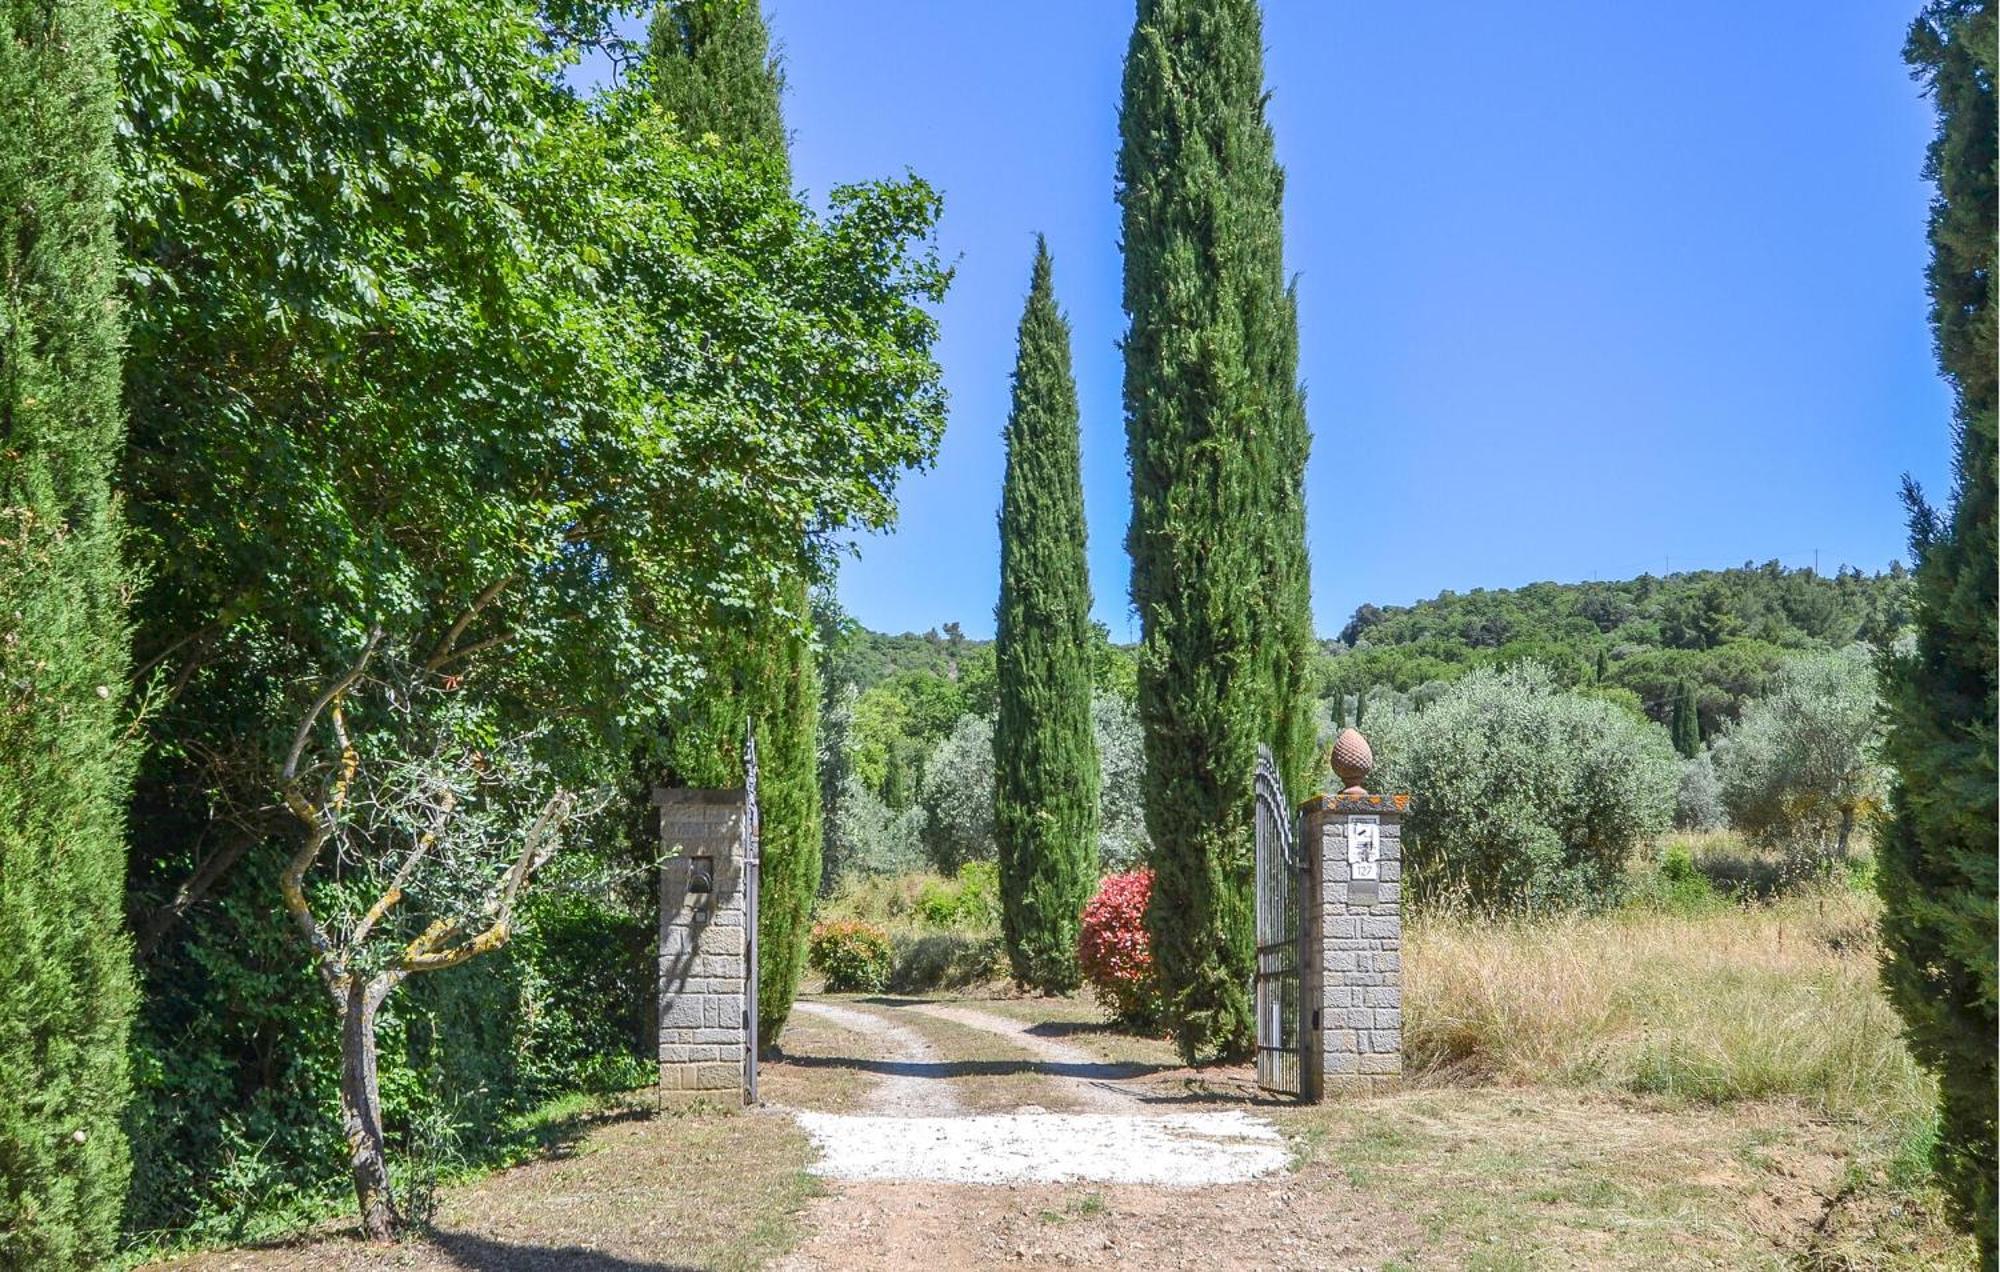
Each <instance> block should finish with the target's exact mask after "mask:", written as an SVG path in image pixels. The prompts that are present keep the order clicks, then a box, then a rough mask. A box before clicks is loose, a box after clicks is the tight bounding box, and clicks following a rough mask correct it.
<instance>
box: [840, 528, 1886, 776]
mask: <svg viewBox="0 0 2000 1272" xmlns="http://www.w3.org/2000/svg"><path fill="white" fill-rule="evenodd" d="M1910 587H1911V583H1910V573H1909V571H1908V570H1906V569H1904V568H1903V566H1902V564H1901V563H1900V562H1896V563H1891V565H1890V566H1889V568H1888V569H1887V570H1884V571H1880V572H1878V573H1874V574H1866V573H1863V572H1862V571H1860V570H1857V569H1853V568H1850V567H1845V566H1843V567H1841V568H1840V569H1839V570H1837V571H1836V572H1835V573H1833V574H1831V575H1823V574H1819V573H1816V572H1815V571H1813V570H1810V569H1797V570H1788V569H1786V568H1784V567H1783V566H1782V565H1780V564H1779V563H1778V562H1776V561H1770V562H1766V563H1765V564H1763V565H1761V566H1760V565H1753V564H1751V563H1749V562H1745V563H1744V564H1743V565H1742V566H1741V567H1739V568H1736V569H1728V570H1690V571H1686V572H1682V573H1677V574H1669V575H1665V576H1664V577H1663V576H1660V575H1653V574H1642V575H1640V576H1639V577H1638V578H1635V579H1626V580H1622V581H1617V582H1589V583H1531V584H1529V585H1528V586H1526V587H1520V588H1474V589H1473V590H1471V591H1470V592H1453V591H1445V592H1440V593H1438V595H1436V596H1434V597H1432V598H1430V599H1429V600H1423V601H1418V602H1417V603H1416V604H1414V605H1387V606H1378V605H1373V604H1368V605H1362V606H1361V607H1360V608H1358V609H1356V610H1355V611H1354V615H1353V617H1352V618H1350V619H1349V620H1348V623H1347V625H1346V626H1345V627H1343V628H1342V629H1341V631H1340V634H1339V636H1338V637H1337V638H1334V639H1330V640H1323V641H1322V642H1321V656H1320V658H1319V659H1318V665H1317V667H1316V672H1317V683H1318V685H1319V695H1320V697H1321V698H1322V700H1324V701H1326V702H1327V704H1328V711H1329V715H1330V716H1333V717H1335V718H1339V719H1342V720H1345V721H1348V722H1350V723H1351V722H1352V716H1351V714H1348V713H1352V712H1354V711H1355V710H1356V709H1357V708H1358V709H1359V710H1360V712H1361V713H1362V714H1363V715H1364V716H1365V714H1366V710H1367V702H1368V698H1369V695H1371V694H1373V695H1376V696H1377V701H1378V702H1379V701H1381V696H1382V695H1384V694H1389V695H1394V696H1403V695H1410V694H1419V695H1420V691H1421V690H1422V689H1423V687H1424V686H1425V685H1427V684H1434V683H1442V682H1448V681H1451V680H1455V679H1457V678H1458V677H1460V676H1462V675H1464V674H1465V673H1466V672H1468V671H1470V670H1472V669H1473V668H1475V667H1485V666H1502V665H1510V664H1514V663H1519V662H1526V661H1530V660H1532V661H1535V662H1539V663H1542V664H1543V665H1545V666H1547V667H1548V668H1549V669H1550V670H1551V671H1553V672H1554V673H1555V675H1556V678H1557V680H1558V682H1559V683H1561V684H1563V685H1566V686H1570V687H1583V688H1601V689H1602V690H1605V691H1613V690H1623V691H1626V692H1629V693H1630V694H1631V695H1632V698H1631V699H1627V701H1632V700H1636V705H1637V706H1638V707H1639V708H1640V709H1642V710H1644V711H1645V713H1646V714H1647V715H1648V716H1650V717H1651V718H1653V719H1655V720H1657V721H1660V722H1661V723H1663V724H1664V723H1666V722H1667V718H1668V713H1669V712H1670V711H1671V709H1672V705H1673V701H1674V697H1675V695H1676V693H1677V692H1678V689H1679V686H1680V685H1681V683H1682V682H1683V681H1688V682H1691V683H1693V684H1694V685H1695V686H1696V692H1697V697H1698V699H1699V703H1700V709H1701V721H1702V730H1703V735H1704V736H1707V735H1709V734H1712V733H1713V732H1714V731H1715V730H1716V729H1717V728H1719V727H1720V726H1721V724H1722V723H1723V722H1724V721H1725V720H1731V719H1734V718H1735V717H1736V716H1737V714H1738V713H1739V712H1740V711H1741V709H1742V705H1743V703H1744V701H1745V700H1746V699H1749V698H1753V697H1756V696H1758V695H1759V694H1761V693H1762V692H1763V691H1764V689H1765V688H1766V686H1767V685H1768V683H1769V679H1770V676H1771V673H1772V672H1773V671H1774V670H1775V669H1776V667H1777V665H1778V663H1779V662H1780V661H1782V660H1783V658H1784V657H1785V655H1787V654H1790V653H1798V652H1802V651H1810V650H1824V649H1839V648H1841V647H1843V646H1846V645H1851V644H1854V643H1855V642H1857V641H1859V642H1863V643H1866V644H1871V645H1875V644H1881V643H1883V642H1884V641H1888V640H1893V639H1894V637H1895V635H1896V633H1898V632H1899V631H1901V630H1902V629H1903V628H1905V627H1906V626H1908V624H1909V622H1910ZM828 643H829V650H828V655H827V657H828V667H827V682H828V684H829V685H830V686H841V685H851V686H853V687H854V689H856V690H857V691H859V692H862V693H865V692H867V691H868V690H869V689H872V688H874V687H875V686H877V685H880V684H882V683H884V682H885V681H888V680H891V679H896V678H899V677H907V678H912V679H916V680H923V679H924V678H926V677H933V676H934V677H937V678H940V679H943V680H946V681H951V682H954V683H956V684H959V685H962V686H964V688H965V689H966V690H967V691H969V693H970V696H971V697H972V698H974V699H975V701H973V702H971V703H969V704H967V705H968V706H970V707H971V708H972V709H974V710H979V711H990V710H991V709H992V708H991V703H990V698H987V697H986V694H987V693H990V688H988V687H987V686H988V685H989V684H990V677H991V675H992V659H993V650H992V642H991V641H985V640H974V639H970V638H968V637H967V636H965V634H964V632H963V631H962V630H961V628H960V626H959V624H957V623H945V624H943V625H942V626H940V627H934V628H932V629H930V630H929V631H926V632H904V633H902V634H900V635H889V634H886V633H883V632H873V631H869V630H867V629H866V628H863V627H860V626H857V625H853V624H848V625H846V626H845V627H844V628H843V629H842V630H840V631H839V632H838V633H837V634H834V635H833V638H832V639H831V640H830V641H829V642H828ZM1131 649H1132V647H1131V646H1121V645H1116V644H1112V643H1110V642H1109V641H1108V639H1107V641H1106V644H1105V657H1106V659H1107V660H1116V661H1117V662H1120V663H1126V664H1129V661H1130V657H1131ZM1120 679H1122V678H1121V677H1118V676H1117V675H1116V674H1115V673H1114V674H1112V675H1110V676H1108V677H1107V680H1108V681H1109V682H1110V683H1112V684H1116V683H1118V681H1119V680H1120ZM982 690H984V692H982ZM1420 696H1421V695H1420ZM1608 696H1613V697H1618V698H1621V699H1622V698H1623V697H1624V695H1623V694H1618V693H1610V694H1609V695H1608ZM982 699H983V700H982Z"/></svg>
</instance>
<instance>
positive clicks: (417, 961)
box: [278, 629, 579, 1240]
mask: <svg viewBox="0 0 2000 1272" xmlns="http://www.w3.org/2000/svg"><path fill="white" fill-rule="evenodd" d="M381 640H382V636H381V632H380V630H379V629H378V630H377V631H375V632H372V633H371V634H370V635H369V637H368V640H367V642H366V643H365V644H364V645H363V647H362V651H361V654H360V657H359V658H358V659H357V660H356V662H355V664H354V666H353V668H352V669H351V670H349V671H348V672H347V673H346V674H345V675H343V676H341V677H340V678H338V679H337V680H335V681H334V682H333V683H332V684H331V685H329V686H327V688H326V689H325V690H324V691H323V692H322V693H321V694H320V696H319V697H318V699H316V700H315V701H314V703H313V704H312V707H311V708H310V709H309V710H308V711H307V713H306V716H305V718H304V719H303V720H301V721H300V722H299V726H298V732H297V733H296V734H295V735H294V737H293V739H292V745H291V749H290V750H289V751H288V752H287V753H286V755H285V759H284V764H283V767H282V768H281V770H280V772H279V781H280V785H281V787H282V789H283V793H284V800H285V806H286V807H287V808H289V809H290V810H291V812H292V814H293V816H295V817H296V818H297V819H298V821H299V822H300V824H301V825H302V826H303V827H304V830H305V835H304V838H303V839H302V840H301V842H300V844H299V847H298V850H297V851H296V852H295V853H293V854H292V857H291V859H290V860H289V861H288V862H287V863H286V865H285V868H284V872H283V874H282V875H281V876H280V877H279V880H278V889H279V892H280V894H281V895H282V896H283V898H284V904H285V910H286V912H287V913H288V914H289V915H290V916H291V919H292V922H293V924H294V925H295V926H296V928H297V930H298V932H299V935H300V936H301V937H302V938H303V939H304V941H305V943H306V945H307V947H308V948H309V949H310V950H311V951H312V955H313V964H314V970H315V971H316V972H317V973H318V974H319V978H320V982H321V983H322V984H323V985H324V986H325V987H326V991H327V994H328V996H329V997H330V998H331V1000H332V1004H333V1011H334V1017H335V1020H336V1021H337V1022H338V1026H339V1029H340V1116H341V1130H342V1132H343V1134H344V1135H345V1136H346V1139H347V1147H348V1157H349V1166H350V1169H351V1171H352V1174H353V1179H354V1195H355V1200H356V1201H357V1202H358V1203H359V1205H360V1208H361V1225H362V1229H363V1231H365V1232H366V1233H367V1235H368V1236H369V1237H371V1238H374V1239H377V1240H382V1239H386V1238H388V1237H390V1236H393V1235H394V1234H395V1231H396V1228H397V1227H398V1225H399V1224H400V1223H401V1220H402V1217H401V1215H400V1214H399V1213H398V1211H397V1207H396V1201H395V1196H394V1194H393V1192H392V1190H391V1188H390V1184H389V1168H388V1152H387V1144H386V1142H385V1137H384V1134H383V1127H382V1094H381V1089H380V1087H379V1085H378V1084H377V1081H376V1039H375V1024H376V1019H377V1014H378V1013H379V1012H380V1010H381V1007H382V1004H383V1002H384V1001H385V1000H386V999H387V998H388V997H389V995H390V994H391V993H393V992H394V991H395V989H396V987H397V986H398V985H400V984H402V983H403V982H404V981H405V980H407V979H409V978H410V977H412V976H416V975H421V974H422V973H425V972H436V971H442V970H444V969H446V968H451V967H457V966H458V965H459V964H461V963H464V962H467V961H469V960H471V959H473V958H477V957H478V956H479V955H481V954H488V953H491V952H492V951H494V950H497V949H499V948H500V947H501V946H503V945H505V944H506V943H507V940H508V938H509V937H510V936H511V935H512V934H513V920H514V907H515V903H516V902H517V901H518V900H519V898H520V895H521V892H522V890H523V889H525V888H526V887H527V886H528V884H529V881H530V880H531V879H532V878H533V877H534V875H535V872H536V871H537V870H539V869H540V868H541V867H542V866H543V865H544V864H546V863H547V862H548V860H549V858H550V857H551V856H553V855H554V853H555V851H556V848H557V846H558V844H559V843H560V838H561V834H562V831H563V828H564V826H565V825H566V824H567V823H568V822H569V821H570V820H571V819H572V818H573V817H575V816H576V815H577V814H578V812H579V808H578V801H577V798H576V796H575V795H574V794H572V793H570V792H568V791H564V790H561V789H550V788H549V785H548V783H547V781H546V778H545V776H544V774H543V772H542V770H540V769H539V767H538V766H536V765H535V764H534V763H533V762H532V761H531V760H530V759H528V757H527V755H526V753H525V752H524V751H523V750H522V749H521V748H520V747H518V746H517V745H513V744H501V745H499V746H484V747H482V746H479V745H478V744H477V743H476V742H475V738H476V737H477V736H478V734H479V732H480V731H481V730H480V728H479V726H480V725H481V724H482V723H483V722H482V721H480V720H478V719H477V718H475V717H473V716H472V715H471V714H470V713H463V712H460V711H457V710H454V704H452V703H450V702H449V701H447V700H446V699H447V698H448V693H440V692H439V691H436V690H425V689H422V688H418V687H417V682H416V678H415V677H413V676H411V675H409V674H407V670H408V669H404V668H398V669H396V672H394V673H392V675H391V676H390V677H386V678H385V677H379V676H378V677H375V678H373V679H371V678H370V677H369V669H370V663H371V661H373V660H374V659H375V655H376V651H377V648H378V646H379V645H380V644H381ZM363 698H366V699H369V700H370V701H369V702H368V703H367V704H366V707H367V709H366V710H365V711H363V712H359V713H356V715H355V717H354V718H353V719H352V720H351V719H350V713H349V706H350V704H351V703H355V702H356V701H357V700H360V699H363ZM322 721H324V726H325V727H324V728H322ZM362 721H365V728H364V726H363V724H362V723H361V722H362ZM323 735H330V738H328V737H325V736H323ZM316 740H317V741H320V742H321V743H322V747H323V742H324V741H325V740H330V741H331V742H332V743H333V750H332V751H331V752H330V753H328V752H326V751H325V750H323V749H322V747H316V746H315V742H316ZM316 872H321V873H328V872H330V874H331V876H332V877H330V878H324V879H317V880H316V878H315V874H316Z"/></svg>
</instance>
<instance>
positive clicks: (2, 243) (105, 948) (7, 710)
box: [0, 0, 133, 1268]
mask: <svg viewBox="0 0 2000 1272" xmlns="http://www.w3.org/2000/svg"><path fill="white" fill-rule="evenodd" d="M8 18H9V28H10V29H9V31H8V38H7V39H6V40H4V41H0V224H4V229H0V258H4V264H5V268H4V269H0V279H4V280H5V281H4V283H0V307H4V314H0V333H3V334H0V404H4V411H0V1265H4V1266H7V1267H23V1268H26V1267H32V1268H82V1267H97V1266H101V1265H102V1264H103V1263H104V1262H106V1261H107V1260H108V1258H109V1256H110V1253H111V1250H112V1244H113V1241H114V1239H115V1237H116V1235H117V1232H118V1220H119V1211H120V1207H121V1206H122V1204H123V1201H124V1195H125V1183H126V1179H127V1176H128V1175H129V1173H130V1157H129V1153H128V1151H127V1148H126V1143H125V1137H124V1134H123V1131H122V1130H121V1128H120V1120H121V1117H122V1115H123V1113H124V1109H125V1103H126V1099H127V1096H128V1083H127V1077H126V1061H125V1039H126V1032H127V1029H128V1026H129V1022H130V1019H131V1014H132V1007H133V1002H132V982H131V952H130V946H129V944H128V942H127V939H126V937H125V934H124V931H123V924H122V918H123V915H122V909H121V906H122V903H123V895H122V894H123V891H124V879H125V843H124V805H125V799H126V794H127V790H128V786H129V777H130V760H131V754H130V750H129V748H128V746H127V745H126V743H125V742H124V740H123V733H124V722H123V720H122V719H121V717H122V715H123V713H124V702H125V688H126V677H127V672H128V665H127V659H128V654H127V627H126V618H125V610H124V599H123V594H124V589H125V586H126V578H125V574H124V570H123V566H122V565H121V561H120V535H121V520H120V517H119V513H118V507H117V504H116V501H115V500H114V498H113V496H112V493H111V483H110V478H111V472H112V468H113V466H114V464H115V462H116V458H117V452H118V447H119V445H120V443H121V440H122V438H123V436H124V419H123V414H122V411H121V409H120V406H119V342H120V339H121V335H120V330H119V321H118V318H117V315H116V311H115V307H114V303H113V296H114V295H115V290H114V289H115V287H116V282H117V273H118V271H117V255H116V248H115V245H114V242H113V234H112V208H113V199H114V190H113V184H112V167H111V164H112V156H111V136H112V132H111V129H112V120H113V112H114V110H115V103H116V99H115V96H114V94H115V90H116V81H115V79H114V67H113V64H112V60H111V51H110V38H111V14H110V8H109V6H108V5H107V4H106V3H104V2H103V0H14V3H12V4H10V5H9V6H8Z"/></svg>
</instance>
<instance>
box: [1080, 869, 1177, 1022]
mask: <svg viewBox="0 0 2000 1272" xmlns="http://www.w3.org/2000/svg"><path fill="white" fill-rule="evenodd" d="M1152 895H1153V872H1152V871H1150V870H1131V871H1127V872H1126V873H1124V874H1114V875H1106V876H1105V877H1104V882H1102V883H1100V884H1098V885H1097V895H1096V896H1094V897H1092V898H1091V899H1090V902H1089V904H1087V905H1085V906H1084V907H1083V932H1082V934H1081V936H1080V937H1079V938H1078V939H1077V945H1076V957H1077V962H1078V963H1079V964H1080V965H1081V966H1082V968H1083V978H1084V979H1085V980H1087V981H1089V982H1090V987H1091V988H1092V989H1093V990H1095V991H1096V993H1097V1001H1098V1002H1100V1003H1102V1004H1104V1006H1105V1007H1106V1008H1107V1009H1109V1010H1110V1012H1111V1014H1112V1015H1113V1016H1115V1017H1117V1018H1118V1019H1119V1020H1122V1021H1125V1022H1127V1023H1128V1024H1134V1025H1140V1026H1145V1027H1150V1026H1152V1025H1155V1024H1157V1023H1159V1019H1160V981H1159V977H1158V976H1157V975H1156V974H1155V972H1154V970H1153V945H1152V940H1151V938H1149V937H1148V936H1147V935H1146V902H1147V901H1148V900H1150V899H1151V898H1152Z"/></svg>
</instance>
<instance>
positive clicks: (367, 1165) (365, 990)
mask: <svg viewBox="0 0 2000 1272" xmlns="http://www.w3.org/2000/svg"><path fill="white" fill-rule="evenodd" d="M393 984H394V982H392V981H387V980H385V979H384V978H380V977H378V978H376V979H375V980H372V981H364V980H362V979H361V978H360V977H358V976H357V977H353V978H352V979H350V980H349V982H348V984H347V987H346V997H345V999H344V1000H342V1001H341V1002H340V1004H339V1006H340V1122H341V1130H342V1131H343V1132H345V1133H346V1135H347V1147H348V1150H349V1154H350V1156H349V1162H350V1165H351V1167H352V1169H353V1171H354V1199H355V1201H357V1202H358V1203H360V1206H361V1230H362V1232H364V1233H365V1234H367V1236H368V1238H369V1240H371V1241H389V1240H392V1239H394V1237H395V1235H396V1228H397V1225H398V1224H400V1223H401V1216H399V1215H398V1214H397V1213H396V1199H395V1197H394V1196H392V1195H391V1193H390V1191H389V1159H388V1154H387V1151H386V1149H385V1146H384V1144H383V1141H382V1090H381V1085H380V1083H379V1082H378V1081H377V1080H376V1076H375V1009H376V1008H377V1007H379V1006H381V1005H382V1000H383V999H384V998H385V997H387V996H388V993H389V990H390V988H391V987H392V986H393Z"/></svg>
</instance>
